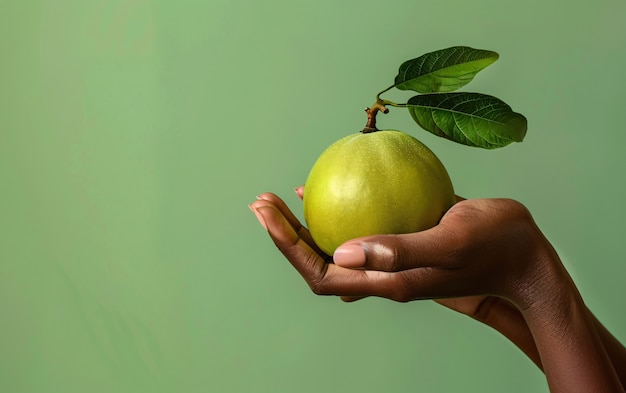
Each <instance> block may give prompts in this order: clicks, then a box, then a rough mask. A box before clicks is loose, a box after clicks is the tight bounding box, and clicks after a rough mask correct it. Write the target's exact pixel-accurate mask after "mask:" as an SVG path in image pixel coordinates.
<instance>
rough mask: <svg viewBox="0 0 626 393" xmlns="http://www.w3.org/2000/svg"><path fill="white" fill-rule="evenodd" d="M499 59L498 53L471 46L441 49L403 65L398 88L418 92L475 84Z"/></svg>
mask: <svg viewBox="0 0 626 393" xmlns="http://www.w3.org/2000/svg"><path fill="white" fill-rule="evenodd" d="M498 57H499V55H498V54H497V53H496V52H493V51H488V50H482V49H473V48H470V47H467V46H453V47H451V48H447V49H441V50H438V51H435V52H431V53H427V54H425V55H422V56H420V57H418V58H416V59H413V60H408V61H405V62H404V63H402V65H401V66H400V69H399V70H398V75H397V76H396V79H395V81H394V86H395V87H396V88H398V89H400V90H413V91H416V92H418V93H437V92H449V91H454V90H457V89H459V88H461V87H463V86H465V85H466V84H468V83H469V82H471V81H472V79H474V76H476V74H477V73H478V72H479V71H481V70H482V69H483V68H485V67H487V66H489V65H490V64H491V63H493V62H495V61H496V60H498Z"/></svg>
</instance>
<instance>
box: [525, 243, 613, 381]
mask: <svg viewBox="0 0 626 393" xmlns="http://www.w3.org/2000/svg"><path fill="white" fill-rule="evenodd" d="M548 258H549V260H547V261H545V262H544V263H542V266H543V268H542V269H541V270H540V271H538V272H536V273H537V275H536V276H535V277H534V278H532V279H530V280H528V281H526V283H525V284H526V285H525V286H526V288H525V289H524V291H523V294H522V295H521V296H520V297H519V299H518V302H519V303H518V304H521V307H520V309H521V313H522V316H523V317H524V320H525V321H526V324H527V326H528V329H529V330H530V332H531V333H532V337H533V339H534V342H535V345H536V347H537V351H538V353H539V356H540V358H541V364H542V365H543V370H544V373H545V374H546V378H547V380H548V384H549V386H550V390H551V391H552V392H568V393H570V392H622V393H623V392H624V389H623V387H622V385H621V383H620V381H619V378H618V374H617V372H616V370H615V367H614V365H613V363H612V359H611V358H610V356H609V352H610V351H608V350H607V348H606V347H605V345H606V343H605V341H606V339H608V336H607V333H608V332H603V331H602V329H598V325H599V322H597V320H596V319H595V317H594V316H593V315H592V314H591V312H589V310H588V309H587V307H586V306H585V304H584V302H583V300H582V298H581V296H580V294H579V293H578V290H577V289H576V287H575V285H574V283H573V282H572V280H571V278H570V277H569V275H568V274H567V272H566V271H565V269H564V268H563V267H562V265H561V263H560V261H559V260H558V257H556V256H555V255H550V256H549V257H548ZM611 348H613V347H611ZM616 354H619V352H617V353H614V355H616ZM616 360H617V359H616Z"/></svg>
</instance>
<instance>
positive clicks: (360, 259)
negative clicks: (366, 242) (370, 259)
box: [333, 244, 365, 268]
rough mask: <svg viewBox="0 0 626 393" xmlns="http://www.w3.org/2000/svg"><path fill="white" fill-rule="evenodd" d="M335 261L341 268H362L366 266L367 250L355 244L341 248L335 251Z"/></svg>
mask: <svg viewBox="0 0 626 393" xmlns="http://www.w3.org/2000/svg"><path fill="white" fill-rule="evenodd" d="M333 261H335V264H336V265H339V266H341V267H348V268H353V267H362V266H363V265H365V250H363V248H362V247H361V246H359V245H355V244H347V245H345V246H341V247H339V248H337V249H336V250H335V253H334V254H333Z"/></svg>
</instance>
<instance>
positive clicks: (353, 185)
mask: <svg viewBox="0 0 626 393" xmlns="http://www.w3.org/2000/svg"><path fill="white" fill-rule="evenodd" d="M454 203H455V195H454V189H453V187H452V182H451V181H450V177H449V176H448V172H447V171H446V169H445V167H444V166H443V164H442V163H441V161H439V159H438V158H437V156H435V154H434V153H433V152H432V151H431V150H430V149H428V147H426V146H425V145H424V144H422V143H421V142H420V141H418V140H417V139H415V138H413V137H412V136H410V135H407V134H405V133H403V132H400V131H389V130H388V131H376V132H370V133H358V134H353V135H349V136H347V137H345V138H343V139H341V140H339V141H337V142H335V143H334V144H332V145H331V146H330V147H328V149H326V151H324V152H323V153H322V155H321V156H320V157H319V158H318V159H317V161H316V162H315V165H314V166H313V168H312V169H311V172H310V174H309V177H308V178H307V181H306V184H305V188H304V218H305V220H306V223H307V226H308V228H309V231H310V232H311V236H312V237H313V240H314V241H315V243H317V245H318V246H319V247H320V249H321V250H322V251H324V252H325V253H327V254H328V255H332V254H333V253H334V252H335V249H336V248H337V247H338V246H339V245H341V244H342V243H344V242H345V241H347V240H350V239H353V238H356V237H361V236H369V235H375V234H392V233H411V232H417V231H421V230H424V229H428V228H431V227H433V226H435V225H437V223H438V222H439V220H440V219H441V217H442V216H443V214H444V213H445V212H446V211H447V210H448V209H449V208H450V207H451V206H452V205H453V204H454Z"/></svg>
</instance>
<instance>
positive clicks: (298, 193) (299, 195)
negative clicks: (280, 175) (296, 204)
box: [295, 186, 304, 199]
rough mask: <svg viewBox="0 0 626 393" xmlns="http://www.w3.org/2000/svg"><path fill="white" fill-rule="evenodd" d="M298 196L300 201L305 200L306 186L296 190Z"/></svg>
mask: <svg viewBox="0 0 626 393" xmlns="http://www.w3.org/2000/svg"><path fill="white" fill-rule="evenodd" d="M295 191H296V194H297V195H298V197H300V199H302V198H304V186H298V187H296V188H295Z"/></svg>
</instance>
